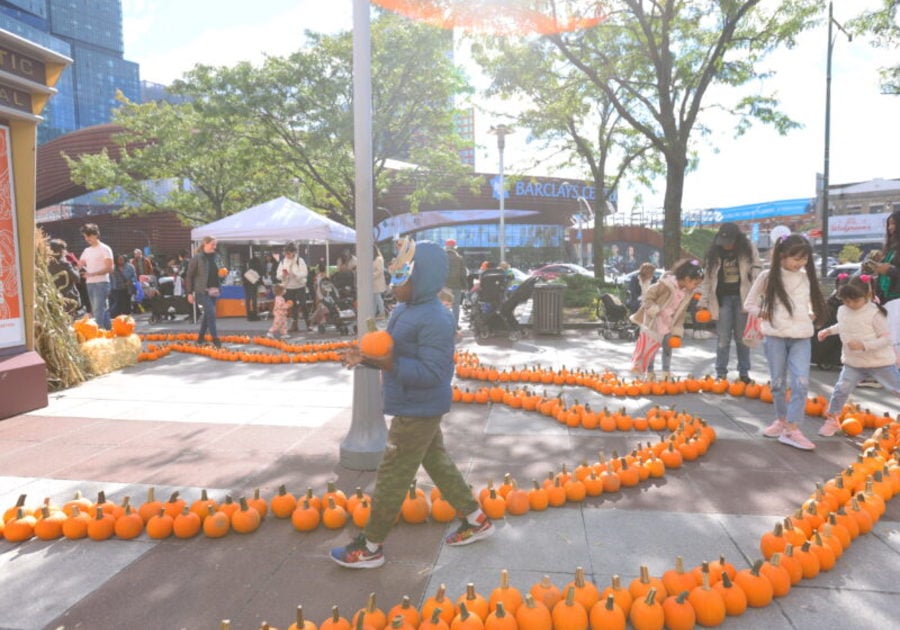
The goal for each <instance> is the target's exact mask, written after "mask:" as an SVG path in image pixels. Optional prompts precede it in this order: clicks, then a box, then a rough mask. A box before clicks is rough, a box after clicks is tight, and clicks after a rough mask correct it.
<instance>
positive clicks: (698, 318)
mask: <svg viewBox="0 0 900 630" xmlns="http://www.w3.org/2000/svg"><path fill="white" fill-rule="evenodd" d="M694 321H695V322H697V323H698V324H706V323H708V322H710V321H712V313H710V312H709V309H708V308H698V309H697V312H696V313H694Z"/></svg>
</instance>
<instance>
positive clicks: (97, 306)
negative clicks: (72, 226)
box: [78, 223, 113, 330]
mask: <svg viewBox="0 0 900 630" xmlns="http://www.w3.org/2000/svg"><path fill="white" fill-rule="evenodd" d="M81 234H82V236H84V240H85V242H86V243H87V244H88V246H87V248H85V250H84V251H83V252H82V253H81V258H79V259H78V267H79V269H83V270H84V281H85V284H86V285H87V294H88V301H90V303H91V315H92V316H93V317H94V321H96V322H97V325H98V326H99V327H100V328H105V329H107V330H109V327H110V323H111V322H110V317H109V305H108V303H107V300H108V299H109V274H110V272H112V270H113V253H112V248H110V247H109V245H107V244H106V243H103V242H101V241H100V228H98V227H97V224H96V223H85V224H84V225H83V226H81Z"/></svg>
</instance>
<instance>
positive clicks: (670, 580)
mask: <svg viewBox="0 0 900 630" xmlns="http://www.w3.org/2000/svg"><path fill="white" fill-rule="evenodd" d="M662 581H663V585H664V586H665V587H666V592H667V593H673V594H679V593H681V592H683V591H687V592H690V591H692V590H693V589H694V588H695V587H696V586H697V577H696V575H695V574H694V573H693V571H685V570H684V558H682V557H681V556H677V557H676V558H675V568H674V569H669V570H668V571H665V572H664V573H663V574H662Z"/></svg>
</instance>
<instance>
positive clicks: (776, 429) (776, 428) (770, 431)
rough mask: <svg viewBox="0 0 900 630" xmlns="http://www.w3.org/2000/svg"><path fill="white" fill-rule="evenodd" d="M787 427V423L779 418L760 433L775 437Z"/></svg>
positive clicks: (779, 435)
mask: <svg viewBox="0 0 900 630" xmlns="http://www.w3.org/2000/svg"><path fill="white" fill-rule="evenodd" d="M786 428H787V423H786V422H785V421H784V420H781V419H780V418H779V419H778V420H776V421H775V422H773V423H772V424H770V425H769V426H767V427H766V428H765V429H763V432H762V434H763V435H765V436H766V437H772V438H777V437H781V434H782V433H784V430H785V429H786Z"/></svg>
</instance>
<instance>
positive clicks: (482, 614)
mask: <svg viewBox="0 0 900 630" xmlns="http://www.w3.org/2000/svg"><path fill="white" fill-rule="evenodd" d="M463 609H468V612H469V614H472V615H475V616H476V617H478V618H479V619H481V620H482V621H484V620H485V619H487V616H488V613H489V612H490V604H488V600H486V599H485V598H484V596H483V595H481V594H480V593H479V592H478V591H476V590H475V584H474V583H473V582H469V583H468V584H466V592H465V593H463V594H462V595H460V596H459V597H458V598H457V600H456V610H457V616H456V617H454V618H453V622H451V624H450V628H451V630H452V629H453V623H455V622H456V620H457V619H458V618H459V617H460V616H461V615H462V614H463Z"/></svg>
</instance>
